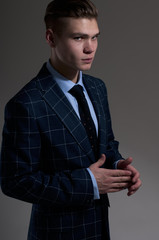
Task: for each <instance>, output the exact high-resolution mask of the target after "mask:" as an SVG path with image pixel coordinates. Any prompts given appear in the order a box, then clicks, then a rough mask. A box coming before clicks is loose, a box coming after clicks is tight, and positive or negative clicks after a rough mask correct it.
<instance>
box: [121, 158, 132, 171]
mask: <svg viewBox="0 0 159 240" xmlns="http://www.w3.org/2000/svg"><path fill="white" fill-rule="evenodd" d="M132 161H133V159H132V157H129V158H127V159H125V160H121V162H120V161H119V165H118V166H119V168H120V169H126V168H127V166H128V165H130V164H131V163H132Z"/></svg>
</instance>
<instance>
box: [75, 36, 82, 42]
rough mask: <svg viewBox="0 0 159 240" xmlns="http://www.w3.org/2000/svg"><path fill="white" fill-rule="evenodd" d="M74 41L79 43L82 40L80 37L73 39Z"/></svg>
mask: <svg viewBox="0 0 159 240" xmlns="http://www.w3.org/2000/svg"><path fill="white" fill-rule="evenodd" d="M74 39H75V40H76V41H81V40H82V37H74Z"/></svg>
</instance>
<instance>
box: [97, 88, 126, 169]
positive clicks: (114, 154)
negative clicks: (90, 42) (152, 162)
mask: <svg viewBox="0 0 159 240" xmlns="http://www.w3.org/2000/svg"><path fill="white" fill-rule="evenodd" d="M101 92H102V93H101V96H102V97H101V102H102V106H103V115H105V119H106V136H107V139H106V152H105V154H106V156H107V160H106V166H105V167H106V168H110V169H112V168H115V163H116V162H117V161H118V160H120V159H124V158H123V157H122V155H121V154H120V153H119V149H118V148H119V142H118V141H116V140H115V137H114V133H113V130H112V121H111V115H110V109H109V103H108V94H107V89H106V86H105V84H104V83H103V86H102V88H101Z"/></svg>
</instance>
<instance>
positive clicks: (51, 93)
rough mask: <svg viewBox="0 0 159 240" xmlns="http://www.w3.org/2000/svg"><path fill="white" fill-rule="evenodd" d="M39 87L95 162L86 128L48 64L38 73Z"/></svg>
mask: <svg viewBox="0 0 159 240" xmlns="http://www.w3.org/2000/svg"><path fill="white" fill-rule="evenodd" d="M38 88H39V89H40V91H41V93H42V97H43V99H44V100H45V101H46V102H47V103H48V104H49V105H50V107H51V108H52V109H53V110H54V111H55V112H56V114H57V115H58V117H59V119H60V120H61V121H62V122H63V124H64V125H65V127H66V128H67V129H68V130H69V131H70V133H71V134H72V136H73V137H74V139H75V140H76V142H77V143H78V145H79V146H80V147H81V148H82V149H83V150H84V151H85V153H86V154H87V155H88V156H89V158H90V159H91V160H92V161H93V162H94V161H95V157H94V154H93V152H92V149H91V145H90V142H89V140H88V137H87V135H86V132H85V128H84V127H83V125H82V124H81V122H80V120H79V118H78V116H77V115H76V113H75V111H74V109H73V107H72V105H71V104H70V102H69V101H68V99H67V97H66V96H65V94H64V93H63V92H62V90H61V89H60V87H59V86H58V84H57V83H56V81H55V80H54V79H53V78H52V75H51V74H50V73H49V72H48V70H47V69H46V66H43V68H42V70H41V71H40V73H39V75H38Z"/></svg>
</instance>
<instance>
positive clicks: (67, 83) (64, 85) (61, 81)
mask: <svg viewBox="0 0 159 240" xmlns="http://www.w3.org/2000/svg"><path fill="white" fill-rule="evenodd" d="M46 67H47V69H48V70H49V72H50V73H51V75H52V76H53V78H54V80H55V81H56V82H57V84H58V85H59V87H60V88H61V89H62V91H63V92H64V93H67V92H68V91H69V90H70V89H71V88H72V87H74V86H75V85H77V84H79V85H81V86H82V87H83V88H84V91H85V87H84V84H83V80H82V71H80V72H79V78H78V83H74V82H72V81H71V80H69V79H67V78H65V77H64V76H62V75H61V74H60V73H58V72H57V71H56V70H55V69H54V68H53V66H52V65H51V63H50V61H48V62H47V64H46Z"/></svg>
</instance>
